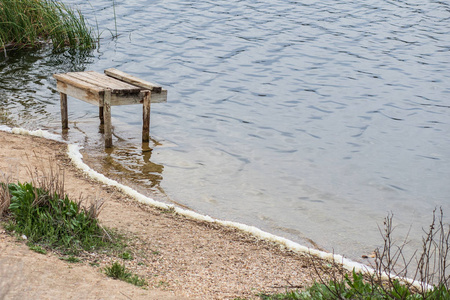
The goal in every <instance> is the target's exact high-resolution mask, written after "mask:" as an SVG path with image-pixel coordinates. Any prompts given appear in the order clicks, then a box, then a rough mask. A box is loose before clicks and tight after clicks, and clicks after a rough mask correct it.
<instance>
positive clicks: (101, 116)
mask: <svg viewBox="0 0 450 300" xmlns="http://www.w3.org/2000/svg"><path fill="white" fill-rule="evenodd" d="M98 117H99V118H100V124H101V125H103V124H105V118H104V117H103V106H99V108H98Z"/></svg>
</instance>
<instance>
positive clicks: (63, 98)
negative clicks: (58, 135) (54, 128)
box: [60, 93, 69, 129]
mask: <svg viewBox="0 0 450 300" xmlns="http://www.w3.org/2000/svg"><path fill="white" fill-rule="evenodd" d="M60 102H61V123H62V129H68V128H69V117H68V115H67V95H66V94H64V93H60Z"/></svg>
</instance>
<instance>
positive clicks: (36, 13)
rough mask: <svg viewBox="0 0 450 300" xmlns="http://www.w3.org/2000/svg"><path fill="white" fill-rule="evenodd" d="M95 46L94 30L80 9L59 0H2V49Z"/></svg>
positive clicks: (0, 25)
mask: <svg viewBox="0 0 450 300" xmlns="http://www.w3.org/2000/svg"><path fill="white" fill-rule="evenodd" d="M47 43H51V44H52V45H53V47H54V48H63V47H72V48H80V49H88V48H94V47H95V39H94V38H93V34H92V30H91V29H90V28H89V26H87V24H86V22H85V20H84V18H83V16H82V15H81V13H80V12H79V11H78V10H73V9H71V8H69V7H67V6H66V5H64V4H63V3H61V2H59V1H50V0H0V49H3V51H5V54H6V49H19V48H24V47H38V46H40V45H42V44H47Z"/></svg>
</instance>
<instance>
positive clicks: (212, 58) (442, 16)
mask: <svg viewBox="0 0 450 300" xmlns="http://www.w3.org/2000/svg"><path fill="white" fill-rule="evenodd" d="M65 2H66V3H71V4H77V5H78V7H79V8H80V9H81V10H82V11H83V13H84V14H85V16H86V18H87V19H88V20H89V21H90V22H91V24H93V25H94V26H96V23H98V26H99V31H100V32H101V33H102V39H101V42H100V48H99V49H97V50H95V51H92V52H84V53H68V52H64V53H52V51H51V50H49V49H43V50H42V51H35V52H23V53H19V54H17V55H12V54H11V55H10V56H11V57H9V58H8V59H7V60H5V61H0V72H1V74H2V76H1V79H0V87H1V89H2V93H1V94H0V103H1V108H0V122H1V123H2V124H6V125H10V126H22V127H26V128H30V129H35V128H44V129H47V130H50V131H52V132H56V133H60V132H61V130H60V116H59V96H58V94H57V93H56V91H55V81H54V80H53V79H52V78H51V75H52V74H53V73H58V72H69V71H82V70H95V71H98V72H102V71H103V70H104V69H106V68H110V67H115V68H118V69H120V70H122V71H125V72H128V73H131V74H133V75H136V76H139V77H141V78H143V79H146V80H149V81H153V82H158V83H160V84H161V85H162V86H163V87H164V88H166V89H167V90H168V91H169V97H168V103H163V104H154V105H152V114H151V135H152V138H153V140H152V141H151V143H150V144H148V145H142V144H141V142H140V130H141V122H142V121H141V108H140V107H139V106H123V107H113V109H112V112H113V121H112V123H113V126H114V137H113V143H114V148H113V149H112V150H110V151H106V152H105V151H104V150H103V144H102V143H103V140H102V135H101V134H100V133H99V132H100V131H99V122H98V116H97V113H98V111H97V108H95V107H93V106H91V105H88V104H85V103H83V102H81V101H77V100H73V99H70V100H69V120H70V124H69V126H70V127H71V129H70V130H69V133H68V134H67V135H65V138H67V139H68V140H69V141H72V142H78V143H82V144H83V145H84V147H85V152H84V155H85V158H86V160H87V162H88V163H89V164H90V165H91V166H93V167H94V168H95V169H96V170H99V171H101V172H103V173H105V174H107V175H108V176H110V177H113V178H116V179H120V180H121V181H123V182H125V183H127V184H129V185H131V186H133V187H134V188H136V189H137V190H139V191H141V192H143V193H147V194H150V193H156V194H157V196H156V197H157V198H158V199H161V200H163V201H166V202H172V203H178V204H180V205H182V206H185V207H188V208H191V209H193V210H195V211H198V212H200V213H204V214H208V215H211V216H213V217H216V218H220V219H229V220H234V221H239V222H242V223H246V224H249V225H255V226H258V227H260V228H262V229H264V230H266V231H269V232H272V233H275V234H278V235H281V236H284V237H287V238H290V239H292V240H294V241H298V242H300V243H302V244H305V245H309V246H310V245H314V246H317V247H320V248H322V249H325V250H328V251H333V250H334V251H335V252H337V253H341V254H344V255H347V256H349V257H351V258H354V259H358V258H359V257H360V256H361V255H363V254H369V253H370V252H371V251H372V250H373V249H374V247H376V246H378V245H380V243H381V239H380V237H379V232H378V227H377V224H382V221H383V218H384V217H385V216H386V215H387V213H388V212H393V213H394V215H395V223H396V225H398V227H397V231H398V233H399V234H400V235H401V234H403V233H405V232H406V231H407V230H408V229H409V228H410V226H412V228H411V232H410V237H411V239H412V240H413V241H412V243H411V244H410V246H411V247H415V246H417V245H418V243H419V242H420V235H421V232H422V230H421V228H422V227H426V225H427V224H428V223H429V222H430V220H431V212H432V210H433V208H434V207H436V206H442V207H443V208H444V210H445V211H447V213H448V212H449V210H450V199H449V195H450V163H449V158H450V150H449V149H450V138H449V131H450V130H449V129H450V121H449V112H450V110H449V108H450V102H449V98H450V86H449V84H448V82H449V78H450V71H449V70H450V34H449V33H450V32H449V31H450V30H449V28H450V26H449V25H450V5H449V4H447V3H444V2H439V1H408V2H405V1H395V2H392V1H369V2H365V3H359V2H350V3H349V2H348V1H321V2H320V3H315V2H313V1H270V3H268V2H267V1H231V2H230V1H202V2H199V3H197V2H195V1H148V0H145V1H144V0H141V1H132V2H130V1H116V3H115V10H116V14H117V19H116V21H117V28H118V34H119V36H118V37H117V38H114V39H113V38H111V35H112V34H115V32H114V30H115V29H114V28H115V24H114V12H113V8H114V7H113V5H112V2H111V1H96V2H95V3H84V2H83V4H80V3H79V2H81V1H65ZM446 220H449V218H448V217H446Z"/></svg>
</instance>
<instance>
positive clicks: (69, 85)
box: [53, 71, 167, 106]
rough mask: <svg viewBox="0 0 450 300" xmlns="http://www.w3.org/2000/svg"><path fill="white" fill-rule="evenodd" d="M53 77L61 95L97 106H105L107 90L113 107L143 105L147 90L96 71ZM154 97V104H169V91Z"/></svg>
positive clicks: (163, 91)
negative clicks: (109, 90)
mask: <svg viewBox="0 0 450 300" xmlns="http://www.w3.org/2000/svg"><path fill="white" fill-rule="evenodd" d="M125 74H126V73H125ZM130 76H131V75H130ZM53 77H54V78H55V79H56V80H57V84H56V86H57V89H58V91H59V92H60V93H64V94H66V95H69V96H71V97H74V98H77V99H80V100H83V101H85V102H88V103H90V104H93V105H97V106H103V104H102V102H103V101H102V99H103V95H104V93H105V89H106V88H110V89H111V106H116V105H130V104H142V103H143V100H144V93H143V92H144V91H145V90H147V89H145V88H143V87H139V86H135V85H132V84H129V83H127V82H123V81H120V80H118V79H115V78H112V77H109V76H106V75H103V74H100V73H97V72H94V71H87V72H69V73H66V74H54V75H53ZM147 83H148V82H147ZM152 93H153V92H152ZM152 96H153V97H151V98H152V103H161V102H167V90H164V89H161V91H160V93H155V94H153V95H152Z"/></svg>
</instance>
